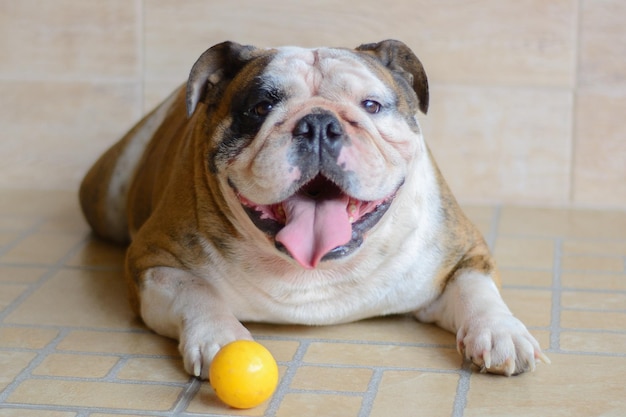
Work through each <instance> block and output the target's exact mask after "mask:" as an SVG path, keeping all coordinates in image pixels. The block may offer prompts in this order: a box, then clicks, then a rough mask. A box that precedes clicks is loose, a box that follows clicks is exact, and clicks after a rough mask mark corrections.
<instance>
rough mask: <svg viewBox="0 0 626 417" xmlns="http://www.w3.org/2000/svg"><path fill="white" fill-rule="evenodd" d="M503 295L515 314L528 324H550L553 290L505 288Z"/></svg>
mask: <svg viewBox="0 0 626 417" xmlns="http://www.w3.org/2000/svg"><path fill="white" fill-rule="evenodd" d="M502 297H503V298H504V300H505V301H506V303H507V305H508V306H509V308H510V309H511V311H512V312H513V314H514V315H515V316H516V317H517V318H519V319H520V320H521V321H522V322H524V324H525V325H526V326H536V327H542V326H549V325H550V322H551V317H552V292H551V291H541V290H517V289H515V290H513V289H503V290H502Z"/></svg>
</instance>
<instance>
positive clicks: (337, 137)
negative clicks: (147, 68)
mask: <svg viewBox="0 0 626 417" xmlns="http://www.w3.org/2000/svg"><path fill="white" fill-rule="evenodd" d="M200 103H203V106H202V107H200V108H199V106H198V105H199V104H200ZM427 109H428V82H427V79H426V74H425V72H424V69H423V67H422V65H421V63H420V61H419V60H418V59H417V57H416V56H415V55H414V54H413V52H412V51H411V50H410V49H409V48H408V47H407V46H406V45H404V44H403V43H401V42H398V41H392V40H388V41H384V42H380V43H377V44H367V45H361V46H360V47H358V48H356V49H355V50H349V49H332V48H316V49H303V48H294V47H286V48H279V49H257V48H254V47H250V46H242V45H239V44H235V43H232V42H226V43H222V44H219V45H216V46H214V47H212V48H210V49H209V50H207V51H206V52H205V53H204V54H203V55H202V56H201V57H200V58H199V59H198V61H197V62H196V64H195V65H194V67H193V68H192V71H191V75H190V77H189V82H188V85H187V111H188V114H189V116H190V117H191V116H192V115H194V112H200V111H202V112H203V114H202V115H201V116H202V117H205V118H208V119H207V122H205V123H203V125H202V129H206V130H207V131H206V132H203V134H204V137H206V138H207V140H208V141H209V143H208V144H207V149H208V151H207V167H208V169H209V170H210V171H211V172H212V175H217V176H218V178H219V179H220V182H221V183H222V185H223V186H224V188H225V189H227V193H229V194H230V197H228V196H227V201H229V204H236V205H238V206H240V207H238V209H239V210H241V209H243V210H244V211H245V212H246V213H247V216H248V217H249V220H250V221H251V224H252V223H253V224H254V225H255V227H257V228H258V229H260V230H261V231H262V232H264V233H265V234H266V235H267V236H268V237H269V239H270V241H271V242H272V243H273V244H274V245H276V247H277V248H278V249H279V250H281V251H283V252H286V253H288V254H289V255H291V257H293V258H294V259H295V260H296V261H297V262H298V263H300V264H301V265H302V266H303V267H305V268H314V267H315V266H316V265H317V264H318V263H319V262H320V260H327V259H333V258H338V257H342V256H345V255H347V254H348V253H350V252H352V251H353V250H354V249H356V248H358V247H359V246H360V245H361V243H362V242H363V239H364V236H365V234H366V233H367V232H368V231H369V230H370V229H371V228H372V227H374V226H375V225H376V224H377V223H378V221H379V220H380V219H381V218H382V216H383V215H384V213H385V211H386V210H387V208H388V207H389V206H390V205H391V204H392V202H393V200H394V197H395V195H396V193H397V192H398V190H399V189H400V187H401V186H402V184H403V183H404V181H405V179H406V177H407V175H409V170H410V165H411V161H412V160H413V159H414V158H415V155H416V153H417V149H418V148H419V145H420V137H421V133H420V129H419V126H418V123H417V119H416V115H417V113H418V111H420V110H421V111H422V112H424V113H426V111H427Z"/></svg>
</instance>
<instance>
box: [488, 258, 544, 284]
mask: <svg viewBox="0 0 626 417" xmlns="http://www.w3.org/2000/svg"><path fill="white" fill-rule="evenodd" d="M496 262H498V258H497V257H496ZM498 265H499V264H498ZM500 274H501V276H502V285H503V286H507V285H516V286H532V287H550V286H552V271H536V270H530V269H509V268H500Z"/></svg>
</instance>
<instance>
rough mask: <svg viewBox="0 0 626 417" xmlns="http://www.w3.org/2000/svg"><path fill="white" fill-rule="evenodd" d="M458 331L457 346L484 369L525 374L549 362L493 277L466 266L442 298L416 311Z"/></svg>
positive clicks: (452, 281) (501, 372)
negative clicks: (537, 362)
mask: <svg viewBox="0 0 626 417" xmlns="http://www.w3.org/2000/svg"><path fill="white" fill-rule="evenodd" d="M416 317H417V318H418V320H420V321H423V322H429V323H432V322H434V323H437V324H438V325H439V326H441V327H443V328H444V329H447V330H449V331H451V332H453V333H455V334H456V344H457V350H458V351H459V353H460V354H461V355H463V356H464V357H465V358H466V359H469V360H471V361H472V362H473V363H474V364H475V365H477V366H478V367H479V368H480V369H481V371H482V372H491V373H496V374H503V375H506V376H510V375H515V374H519V373H522V372H525V371H529V370H530V371H532V370H534V369H535V361H536V360H537V359H539V360H541V361H543V362H546V363H549V359H548V358H547V357H546V356H545V355H544V354H543V353H542V352H541V348H540V347H539V343H538V342H537V341H536V340H535V338H534V337H533V336H532V335H531V334H530V333H529V332H528V330H527V329H526V326H524V324H523V323H522V322H521V321H520V320H519V319H517V318H516V317H514V316H513V314H512V313H511V311H510V310H509V308H508V307H507V306H506V304H505V303H504V301H503V300H502V297H501V296H500V293H499V291H498V288H497V287H496V285H495V283H494V281H493V280H492V278H491V276H490V275H488V274H485V273H483V272H479V271H475V270H471V269H466V270H462V271H459V273H458V274H457V275H456V276H454V277H453V278H452V280H451V281H450V282H449V283H448V285H447V286H446V288H445V289H444V291H443V293H442V294H441V296H440V297H439V298H438V299H437V300H435V301H434V302H433V303H432V304H430V305H429V306H427V307H425V308H423V309H421V310H419V311H417V312H416Z"/></svg>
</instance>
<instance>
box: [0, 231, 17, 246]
mask: <svg viewBox="0 0 626 417" xmlns="http://www.w3.org/2000/svg"><path fill="white" fill-rule="evenodd" d="M1 229H2V227H1V226H0V230H1ZM18 236H19V233H17V232H2V231H0V249H2V248H3V247H4V246H6V245H8V244H9V243H11V242H13V241H14V240H15V239H16V238H17V237H18Z"/></svg>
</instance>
